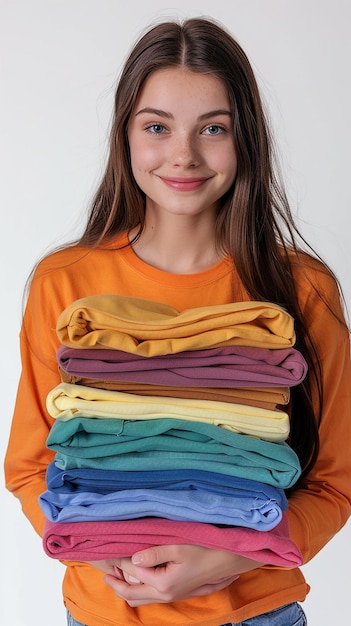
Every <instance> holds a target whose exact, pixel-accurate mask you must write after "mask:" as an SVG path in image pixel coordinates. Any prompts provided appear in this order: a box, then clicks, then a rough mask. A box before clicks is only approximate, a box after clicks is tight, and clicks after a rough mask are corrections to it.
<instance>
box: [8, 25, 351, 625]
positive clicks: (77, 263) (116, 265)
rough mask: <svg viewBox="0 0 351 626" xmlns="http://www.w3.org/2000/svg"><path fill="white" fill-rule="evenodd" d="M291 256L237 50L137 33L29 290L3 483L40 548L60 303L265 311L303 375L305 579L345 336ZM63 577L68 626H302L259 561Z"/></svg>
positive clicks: (311, 259)
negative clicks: (96, 172) (94, 186)
mask: <svg viewBox="0 0 351 626" xmlns="http://www.w3.org/2000/svg"><path fill="white" fill-rule="evenodd" d="M298 241H300V244H298V243H297V242H298ZM302 241H303V240H302V238H301V237H299V233H298V231H297V229H296V227H295V225H294V222H293V218H292V215H291V213H290V210H289V206H288V202H287V200H286V197H285V195H284V191H283V189H282V186H281V185H280V184H279V182H278V180H277V177H276V175H275V172H274V168H273V149H272V143H271V138H270V132H269V129H268V126H267V122H266V119H265V116H264V112H263V109H262V104H261V99H260V95H259V92H258V88H257V84H256V80H255V77H254V74H253V71H252V68H251V66H250V64H249V61H248V59H247V57H246V55H245V53H244V52H243V50H242V49H241V47H240V46H239V45H238V44H237V42H236V41H235V40H234V39H233V38H232V37H231V35H230V34H229V33H228V32H227V31H226V30H225V29H224V28H223V27H221V26H219V25H218V24H217V23H216V22H214V21H212V20H209V19H202V18H201V19H188V20H185V21H184V23H182V24H179V23H176V22H166V23H161V24H159V25H157V26H154V27H152V28H151V29H150V30H149V31H148V32H146V33H145V34H144V35H143V36H142V37H141V38H140V40H139V41H138V42H137V43H136V45H135V46H134V48H133V50H132V51H131V53H130V56H129V58H128V59H127V61H126V63H125V66H124V69H123V71H122V73H121V76H120V80H119V83H118V87H117V91H116V97H115V113H114V120H113V125H112V129H111V141H110V153H109V158H108V162H107V166H106V171H105V173H104V176H103V179H102V181H101V184H100V186H99V188H98V190H97V193H96V195H95V198H94V200H93V202H92V206H91V209H90V213H89V217H88V221H87V225H86V228H85V230H84V233H83V234H82V236H81V238H80V239H79V241H77V242H74V243H72V244H69V245H67V246H66V247H65V248H63V249H60V250H58V251H56V252H54V253H52V254H50V255H48V256H47V257H46V258H45V259H43V260H42V261H41V262H40V263H39V264H38V266H37V267H36V270H35V272H34V274H33V276H32V280H31V284H30V290H29V294H28V300H27V305H26V310H25V314H24V319H23V325H22V330H21V354H22V367H23V369H22V375H21V379H20V383H19V388H18V396H17V402H16V407H15V413H14V418H13V425H12V430H11V436H10V441H9V446H8V451H7V456H6V475H7V485H8V488H9V489H10V490H11V491H12V492H13V493H14V494H15V495H16V496H17V497H18V498H19V499H20V500H21V503H22V507H23V510H24V512H25V514H26V515H27V516H28V518H29V520H30V521H31V523H32V524H33V526H34V528H35V529H36V531H37V532H38V533H40V534H42V533H43V528H44V515H43V512H42V509H41V508H40V506H39V504H38V497H39V495H40V494H42V493H43V492H44V491H45V490H46V488H47V487H46V470H47V467H48V465H49V464H50V463H52V461H53V458H54V456H53V452H52V450H49V449H48V448H47V446H46V441H47V437H48V434H49V431H50V429H51V427H52V424H53V420H52V418H51V417H50V416H49V414H48V412H47V409H46V398H47V395H48V393H49V391H50V390H52V389H53V388H54V387H55V386H56V385H58V384H59V383H60V380H61V378H60V375H59V373H58V368H57V360H56V352H57V349H58V347H59V343H60V342H59V339H58V337H57V335H56V332H55V327H56V324H57V320H58V318H59V316H60V314H61V313H62V311H64V310H65V309H66V308H67V307H68V306H69V305H70V304H71V303H72V302H74V301H75V300H78V299H80V298H84V297H87V296H98V295H101V294H119V295H121V296H127V297H137V298H142V299H146V300H151V301H154V302H155V301H156V302H159V303H165V304H167V305H171V306H173V307H175V308H176V309H177V310H178V311H180V312H181V311H185V310H187V309H191V308H196V307H212V306H215V305H222V304H228V303H237V302H249V301H258V302H265V303H267V302H269V303H273V304H274V305H278V306H279V307H282V308H283V309H284V310H285V311H286V312H287V313H288V314H289V315H290V316H292V318H293V320H294V325H295V332H296V347H297V348H298V350H299V351H300V352H301V353H302V355H303V357H304V358H305V360H306V363H307V364H308V374H307V376H306V378H305V380H304V381H303V382H302V383H301V384H300V385H297V386H296V387H294V388H293V389H292V390H291V398H290V403H289V408H288V411H289V415H290V436H289V440H288V443H289V445H290V446H291V448H292V449H293V450H294V451H295V453H296V454H297V455H298V458H299V462H300V464H301V468H302V472H301V476H300V479H299V481H298V482H297V483H296V484H295V485H294V487H293V488H292V489H291V490H289V492H288V496H289V499H288V502H289V506H288V510H287V517H288V521H289V528H290V536H291V538H292V540H293V541H294V543H295V544H296V546H297V547H298V549H299V551H300V553H301V555H302V560H303V562H304V563H306V562H307V561H309V560H310V559H311V558H313V556H314V555H315V554H316V553H317V552H318V551H319V550H320V549H321V548H322V547H323V546H324V545H325V544H326V543H327V542H328V541H329V539H331V538H332V537H333V536H334V535H335V534H336V533H337V532H338V531H339V530H340V528H341V527H342V526H343V525H344V524H345V523H346V521H347V519H348V517H349V515H350V498H351V487H350V484H351V483H350V479H349V477H350V469H351V436H350V435H351V432H350V430H351V426H350V425H351V421H350V411H351V398H350V394H351V385H350V381H351V378H350V374H351V367H350V346H349V333H348V329H347V325H346V323H345V321H344V317H343V311H342V305H341V299H340V295H339V288H338V283H337V281H336V279H335V277H334V276H333V274H332V272H331V271H330V270H329V269H328V267H326V265H325V264H323V263H322V262H321V261H320V260H318V259H317V258H316V256H315V255H313V254H312V253H310V254H308V253H307V252H306V251H304V250H303V249H302V248H303V245H302V244H301V242H302ZM199 543H200V544H201V541H199ZM66 565H67V570H66V574H65V578H64V601H65V605H66V607H67V610H68V620H69V622H68V623H69V624H86V625H87V626H126V625H128V626H137V625H148V626H151V625H152V626H156V625H157V624H159V625H160V626H161V625H162V626H163V625H164V624H175V625H178V626H186V625H190V624H198V625H202V626H220V625H222V624H239V623H240V624H241V623H245V624H250V625H251V624H252V626H254V625H255V626H263V624H269V625H270V626H274V625H280V626H289V625H291V626H292V625H293V624H294V625H295V626H297V625H300V626H301V625H302V624H305V623H306V621H305V617H304V613H303V611H302V609H301V607H300V605H299V604H298V602H299V601H303V600H304V598H305V597H306V594H307V593H308V589H309V587H308V584H307V583H306V582H305V580H304V577H303V574H302V573H301V571H300V569H299V568H297V567H291V568H290V567H277V566H274V565H272V564H271V563H269V559H268V562H266V563H262V561H258V560H255V559H251V558H248V557H246V556H242V555H240V554H235V553H233V552H230V551H227V550H219V549H213V548H208V547H204V546H203V545H202V544H201V545H193V544H186V543H184V544H181V545H159V546H158V545H155V547H154V548H150V549H146V550H142V551H138V552H136V554H134V555H132V556H131V557H124V558H115V559H113V558H112V559H110V560H99V561H96V562H92V563H88V562H79V561H67V562H66ZM102 572H104V573H103V574H102Z"/></svg>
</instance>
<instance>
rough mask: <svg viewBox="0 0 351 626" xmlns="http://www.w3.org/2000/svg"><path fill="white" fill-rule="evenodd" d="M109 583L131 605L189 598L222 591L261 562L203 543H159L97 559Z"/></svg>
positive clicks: (93, 563)
mask: <svg viewBox="0 0 351 626" xmlns="http://www.w3.org/2000/svg"><path fill="white" fill-rule="evenodd" d="M91 564H92V565H94V566H95V567H98V568H99V569H101V570H102V571H103V572H104V573H105V574H106V576H105V578H104V580H105V582H106V584H107V585H109V587H111V589H113V591H114V592H115V594H116V595H117V596H118V597H119V598H122V599H123V600H125V601H126V602H127V604H129V606H131V607H136V606H141V605H145V604H153V603H159V602H160V603H168V602H174V601H177V600H186V599H187V598H190V597H194V596H203V595H207V594H210V593H214V592H215V591H220V590H221V589H224V588H225V587H227V586H228V585H230V584H231V583H232V582H233V581H234V580H236V579H237V578H238V577H239V575H240V574H242V573H243V572H247V571H249V570H252V569H255V568H257V567H261V566H262V565H263V564H262V563H260V562H259V561H254V560H252V559H247V558H245V557H242V556H239V555H237V554H233V553H231V552H226V551H225V550H212V549H210V548H204V547H202V546H193V545H179V546H156V547H154V548H149V549H147V550H142V551H141V552H137V553H136V554H134V555H133V556H132V557H131V558H120V559H109V560H107V561H93V562H91Z"/></svg>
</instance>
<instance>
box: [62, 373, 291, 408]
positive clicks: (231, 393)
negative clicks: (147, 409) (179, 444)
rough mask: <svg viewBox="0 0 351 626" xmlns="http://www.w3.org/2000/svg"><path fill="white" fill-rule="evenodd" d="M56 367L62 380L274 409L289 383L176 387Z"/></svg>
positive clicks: (284, 401)
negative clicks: (115, 378) (105, 377)
mask: <svg viewBox="0 0 351 626" xmlns="http://www.w3.org/2000/svg"><path fill="white" fill-rule="evenodd" d="M58 369H59V372H60V375H61V380H62V382H64V383H71V384H74V385H77V384H79V385H83V386H86V387H95V388H97V389H108V390H110V391H123V392H126V393H134V394H137V395H138V396H166V397H171V398H172V397H173V398H198V399H202V400H216V401H218V402H233V403H234V404H251V405H252V406H258V407H262V408H263V409H274V408H275V407H276V406H277V404H282V405H284V404H288V402H289V400H290V389H289V387H257V388H256V387H243V388H241V387H233V388H221V387H178V386H177V387H176V386H173V385H172V386H170V385H158V384H151V383H139V382H126V381H117V380H103V379H100V378H85V377H84V376H76V375H75V374H67V372H65V371H64V370H62V368H60V367H59V368H58Z"/></svg>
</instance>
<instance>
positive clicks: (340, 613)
mask: <svg viewBox="0 0 351 626" xmlns="http://www.w3.org/2000/svg"><path fill="white" fill-rule="evenodd" d="M198 15H210V16H213V17H214V18H216V19H218V20H219V21H221V22H222V23H223V24H225V25H226V26H228V27H229V29H230V30H231V32H232V33H233V35H234V36H235V37H236V38H237V39H238V41H239V42H240V43H241V44H242V45H243V47H244V49H245V50H246V52H247V53H248V55H249V58H250V59H251V61H252V63H253V66H254V69H255V71H256V75H257V77H258V80H259V83H260V85H261V88H262V90H263V94H264V97H265V99H266V101H267V102H268V104H269V107H270V111H271V117H272V120H273V125H274V130H275V135H276V138H277V140H278V144H279V146H280V153H281V159H282V165H283V168H284V172H285V176H286V182H287V188H288V192H289V196H290V200H291V204H292V208H293V211H294V213H295V215H296V216H297V219H298V221H299V224H300V226H301V228H302V231H303V233H304V234H305V235H306V236H307V237H308V239H309V240H310V241H311V242H312V243H313V245H314V246H315V247H316V249H317V250H318V251H319V252H320V253H321V254H322V255H323V256H324V258H325V259H326V261H327V262H328V263H329V264H330V265H331V266H332V268H333V269H334V270H335V271H336V273H337V275H338V276H339V278H340V280H341V283H342V285H343V287H344V291H345V295H346V299H347V302H348V305H349V306H350V304H351V277H350V275H351V272H350V252H349V251H350V242H349V227H350V217H349V214H350V208H351V207H350V178H351V175H350V165H351V163H350V146H351V132H350V111H351V97H350V58H351V38H350V26H351V3H350V2H349V1H348V0H290V1H289V0H281V1H279V0H246V1H245V0H215V1H213V0H211V1H208V0H199V1H198V0H178V1H176V0H175V1H174V2H170V0H169V2H161V1H158V0H152V2H151V3H150V2H148V1H147V0H139V1H138V0H125V1H123V2H118V1H117V0H86V1H84V0H62V1H59V0H57V1H56V0H1V1H0V29H1V32H0V46H1V50H0V57H1V64H2V68H1V101H0V106H1V112H0V124H1V128H0V145H1V166H0V168H1V169H0V171H1V205H0V206H1V224H2V235H1V257H2V258H1V264H0V267H1V292H2V296H1V299H2V305H1V316H2V319H1V327H2V329H3V330H2V339H1V343H2V358H1V381H2V392H1V397H2V401H1V409H2V416H1V421H0V428H1V437H0V442H1V456H3V454H4V452H5V448H6V442H7V437H8V432H9V428H10V422H11V416H12V410H13V404H14V399H15V392H16V385H17V379H18V376H19V356H18V332H19V326H20V320H21V298H22V292H23V287H24V282H25V279H26V277H27V274H28V272H29V270H30V269H31V267H32V265H33V263H34V262H35V261H36V260H37V259H38V258H39V257H40V256H41V255H42V254H43V253H44V252H45V251H47V250H48V249H49V248H50V247H51V246H53V245H55V244H57V243H62V242H64V241H66V240H67V239H70V238H71V237H72V236H73V235H75V234H78V232H79V228H80V225H81V224H82V223H83V221H84V217H85V210H86V206H87V203H88V201H89V199H90V197H91V194H92V193H93V191H94V190H95V186H96V184H97V182H98V180H99V177H100V174H101V171H102V165H103V160H104V157H105V154H106V137H107V131H108V126H109V121H110V112H111V109H112V97H113V90H114V83H115V80H116V77H117V74H118V71H119V69H120V67H121V65H122V63H123V60H124V58H125V56H126V54H127V52H128V51H129V49H130V46H131V45H132V43H133V42H134V40H135V38H136V37H137V36H138V35H139V33H140V32H141V30H142V29H144V27H146V26H148V25H150V24H151V23H154V22H155V21H156V20H157V21H159V20H160V19H165V18H173V17H177V16H181V17H190V16H198ZM335 419H337V415H335ZM28 436H30V434H28ZM0 495H1V518H0V519H1V533H0V537H1V542H2V545H1V547H0V550H1V552H0V555H1V565H0V567H1V574H2V575H1V581H2V582H1V602H0V618H1V624H3V625H4V626H5V625H6V626H63V625H64V624H65V612H64V609H63V606H62V601H61V577H62V574H63V567H62V566H61V565H60V564H59V563H57V562H56V561H51V560H50V559H48V558H47V557H46V556H45V555H44V554H43V552H42V548H41V543H40V539H39V538H38V537H37V536H36V535H35V533H34V531H33V530H32V528H31V526H30V524H29V523H28V522H27V520H26V519H25V517H24V516H23V515H22V513H21V511H20V506H19V503H18V502H17V501H16V500H15V498H13V497H12V496H11V495H10V494H8V493H7V492H6V491H5V489H4V487H3V482H2V485H1V494H0ZM350 546H351V526H350V524H348V525H347V526H346V528H344V529H343V531H341V533H339V535H338V536H337V537H336V538H335V539H333V540H332V541H331V542H330V544H329V545H328V546H327V547H326V548H325V549H324V550H323V551H322V553H320V554H319V555H318V556H317V557H316V558H315V559H314V560H313V561H312V562H311V563H310V564H308V565H307V566H305V568H304V571H305V575H306V576H307V579H308V581H309V583H310V584H311V586H312V591H311V593H310V595H309V597H308V600H307V601H306V602H305V604H304V607H305V610H306V611H307V613H308V616H309V626H329V625H330V624H332V625H334V624H347V623H349V621H348V620H349V606H350V592H351V575H350V565H349V564H350V551H351V549H350ZM126 626H128V625H126Z"/></svg>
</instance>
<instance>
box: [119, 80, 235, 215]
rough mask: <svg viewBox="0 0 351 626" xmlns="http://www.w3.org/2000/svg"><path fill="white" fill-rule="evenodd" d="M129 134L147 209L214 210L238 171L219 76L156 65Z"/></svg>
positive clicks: (189, 212) (177, 211) (135, 171)
mask: <svg viewBox="0 0 351 626" xmlns="http://www.w3.org/2000/svg"><path fill="white" fill-rule="evenodd" d="M128 139H129V146H130V154H131V164H132V171H133V175H134V177H135V180H136V182H137V184H138V185H139V187H140V189H141V190H142V191H143V192H144V193H145V195H146V210H149V211H152V210H153V209H154V210H157V211H159V210H162V211H166V212H170V213H172V214H179V215H196V214H200V213H204V212H205V213H206V214H211V215H212V216H213V215H215V213H216V210H217V207H218V204H219V201H220V198H221V197H222V196H223V195H224V194H225V193H226V191H228V189H229V188H230V187H231V185H232V184H233V182H234V180H235V175H236V170H237V159H236V153H235V145H234V138H233V132H232V118H231V112H230V105H229V98H228V94H227V91H226V87H225V85H224V83H223V82H222V81H221V80H219V79H218V78H216V77H214V76H211V75H208V74H198V73H194V72H191V71H189V70H186V69H183V68H169V69H162V70H157V71H156V72H155V73H154V74H152V75H151V76H150V77H149V78H148V80H147V81H146V83H145V85H144V87H143V89H142V90H141V92H140V94H139V97H138V99H137V102H136V105H135V107H134V110H133V111H132V114H131V117H130V121H129V126H128Z"/></svg>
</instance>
